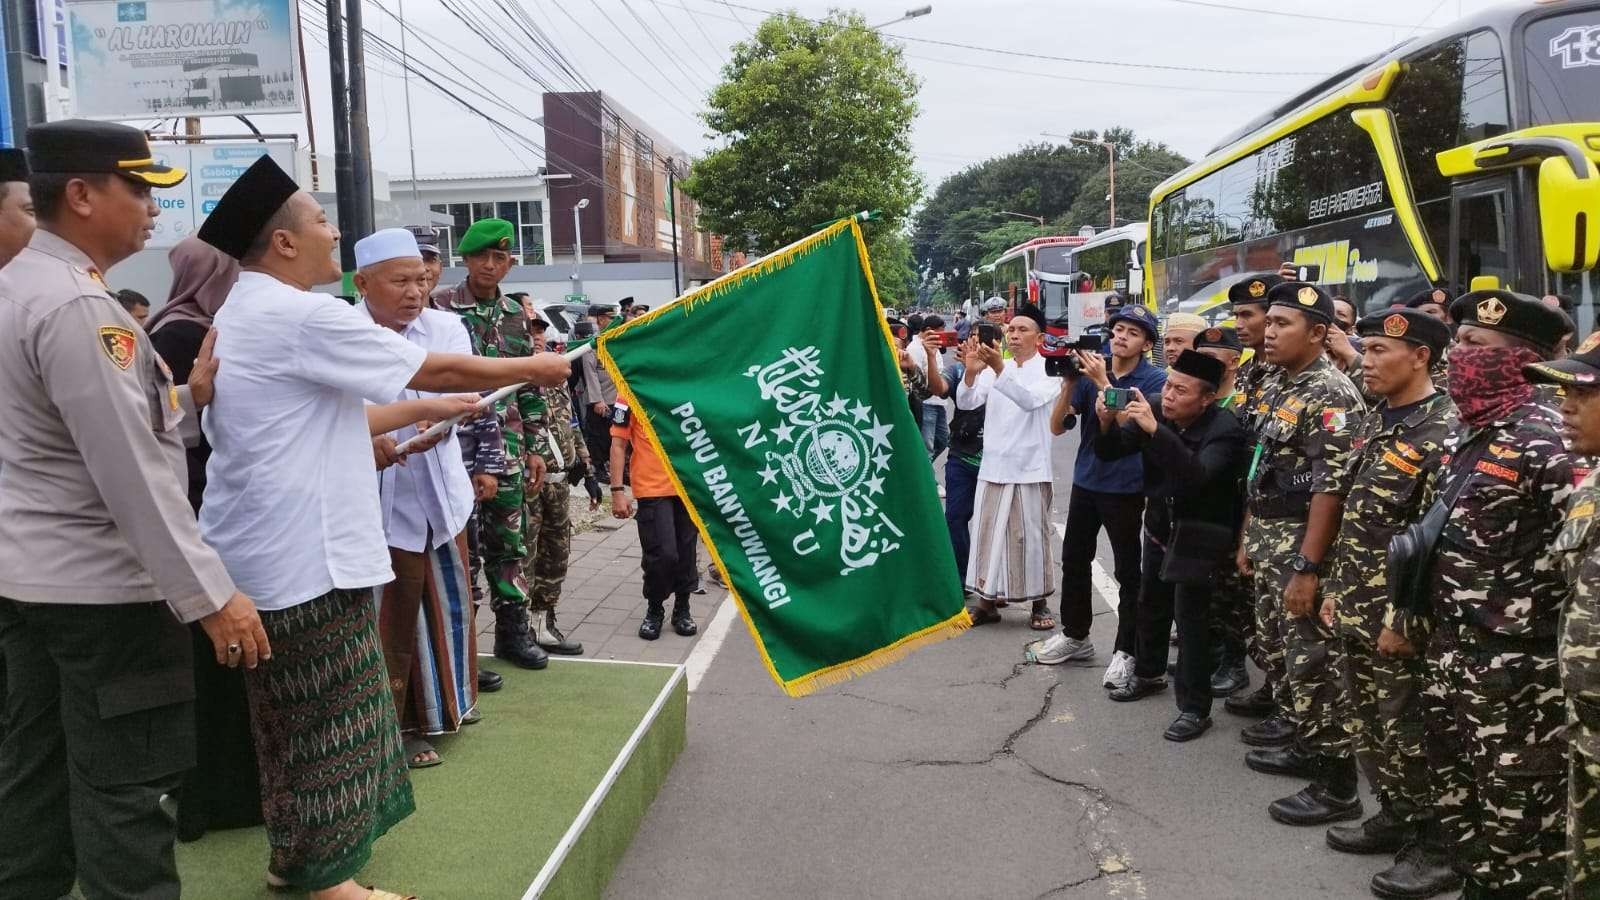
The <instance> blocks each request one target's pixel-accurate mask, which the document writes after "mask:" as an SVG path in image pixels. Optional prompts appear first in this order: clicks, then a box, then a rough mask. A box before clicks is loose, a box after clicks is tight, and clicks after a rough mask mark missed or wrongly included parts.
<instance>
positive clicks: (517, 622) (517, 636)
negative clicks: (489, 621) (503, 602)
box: [494, 606, 550, 669]
mask: <svg viewBox="0 0 1600 900" xmlns="http://www.w3.org/2000/svg"><path fill="white" fill-rule="evenodd" d="M494 620H495V624H494V655H495V656H496V657H498V658H499V659H503V660H505V661H506V662H509V663H512V664H513V665H517V666H520V667H522V668H524V669H542V668H544V667H545V666H548V665H549V664H550V656H549V655H548V654H546V653H545V652H544V651H543V650H540V649H539V645H538V644H535V643H534V642H533V629H532V628H529V627H528V611H527V610H526V609H524V608H522V607H520V606H502V607H500V608H499V609H497V610H495V611H494Z"/></svg>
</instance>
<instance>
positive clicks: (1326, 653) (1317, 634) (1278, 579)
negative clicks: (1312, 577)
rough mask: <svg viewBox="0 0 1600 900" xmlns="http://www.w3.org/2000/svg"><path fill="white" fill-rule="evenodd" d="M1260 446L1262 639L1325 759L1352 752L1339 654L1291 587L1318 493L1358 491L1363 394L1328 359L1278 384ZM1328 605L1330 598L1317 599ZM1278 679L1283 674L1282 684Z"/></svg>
mask: <svg viewBox="0 0 1600 900" xmlns="http://www.w3.org/2000/svg"><path fill="white" fill-rule="evenodd" d="M1262 403H1263V404H1264V405H1265V407H1266V409H1267V414H1266V415H1264V416H1262V417H1261V418H1260V419H1259V420H1258V432H1257V433H1258V435H1259V440H1260V443H1259V445H1258V448H1259V449H1258V451H1257V455H1256V461H1255V465H1254V471H1253V472H1252V473H1251V478H1250V486H1249V493H1248V497H1249V501H1250V523H1249V526H1248V527H1247V529H1246V531H1245V553H1246V555H1248V556H1249V558H1250V564H1251V566H1252V567H1253V568H1254V569H1255V594H1256V623H1257V626H1258V640H1259V643H1260V646H1261V648H1262V651H1263V654H1264V656H1265V658H1266V660H1267V664H1268V667H1267V677H1268V682H1269V683H1271V684H1274V685H1276V687H1275V689H1274V699H1275V700H1276V701H1277V703H1278V708H1279V710H1280V711H1282V712H1283V714H1284V715H1285V717H1286V718H1288V719H1290V720H1291V721H1293V722H1294V723H1295V730H1296V734H1297V735H1298V737H1299V739H1300V741H1301V742H1302V743H1303V744H1304V745H1305V747H1306V749H1307V750H1309V751H1310V752H1312V753H1318V754H1322V755H1324V756H1335V757H1342V756H1348V755H1349V752H1350V744H1349V740H1348V738H1347V737H1346V735H1345V733H1344V727H1343V724H1342V721H1341V718H1340V716H1339V715H1338V712H1337V708H1336V703H1337V700H1338V693H1339V678H1338V674H1339V668H1338V652H1337V651H1338V647H1337V642H1336V641H1335V639H1334V633H1333V630H1332V629H1331V628H1328V627H1327V626H1325V625H1324V624H1323V623H1322V619H1321V617H1320V616H1318V615H1317V608H1316V605H1315V604H1314V605H1313V608H1312V613H1311V615H1307V616H1299V617H1290V616H1289V614H1288V611H1287V610H1285V609H1284V606H1283V594H1284V590H1285V589H1286V588H1287V587H1288V586H1289V580H1290V578H1291V576H1293V574H1294V572H1293V570H1292V569H1291V568H1290V562H1291V560H1292V558H1293V557H1294V556H1295V554H1297V553H1299V552H1300V545H1301V542H1302V541H1303V540H1304V538H1305V533H1306V518H1307V515H1308V513H1309V511H1310V504H1311V495H1312V494H1314V493H1328V494H1339V493H1342V492H1343V491H1344V489H1345V487H1346V485H1347V484H1348V478H1347V477H1346V475H1345V472H1344V470H1345V467H1346V466H1348V465H1349V464H1350V440H1351V434H1352V431H1353V430H1354V428H1355V425H1356V422H1357V420H1358V419H1359V418H1360V415H1361V413H1362V412H1363V411H1364V410H1365V404H1363V403H1362V400H1361V395H1360V393H1359V392H1357V391H1356V389H1355V385H1353V384H1351V383H1350V379H1348V378H1346V377H1345V376H1344V374H1343V373H1341V372H1340V371H1339V370H1338V369H1337V368H1336V367H1335V366H1334V365H1333V363H1331V362H1330V361H1329V360H1328V358H1327V357H1326V356H1319V357H1318V358H1317V360H1316V362H1313V363H1312V364H1311V365H1310V366H1307V367H1306V369H1305V370H1304V371H1302V372H1301V373H1300V374H1298V375H1295V376H1293V377H1290V376H1289V375H1288V373H1287V372H1285V373H1283V374H1281V375H1280V376H1279V377H1277V378H1276V379H1274V380H1273V382H1272V383H1271V385H1270V387H1269V389H1268V390H1267V391H1266V393H1265V394H1264V395H1263V397H1262ZM1317 604H1320V598H1319V599H1318V601H1317ZM1275 676H1276V677H1275Z"/></svg>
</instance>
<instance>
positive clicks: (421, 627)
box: [372, 532, 478, 734]
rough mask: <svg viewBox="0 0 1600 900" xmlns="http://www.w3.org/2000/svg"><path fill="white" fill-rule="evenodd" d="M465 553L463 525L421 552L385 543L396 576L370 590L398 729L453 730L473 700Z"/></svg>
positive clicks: (474, 658)
mask: <svg viewBox="0 0 1600 900" xmlns="http://www.w3.org/2000/svg"><path fill="white" fill-rule="evenodd" d="M433 540H434V537H433V534H432V533H431V532H430V533H429V535H428V543H429V544H430V545H431V544H432V543H433ZM467 559H468V557H467V537H466V532H462V533H461V534H458V535H456V536H455V539H454V540H451V541H446V542H445V543H444V544H443V545H441V546H439V547H434V548H433V549H432V550H428V551H426V552H422V553H413V552H411V551H409V550H400V549H397V548H394V547H390V548H389V562H390V565H391V566H392V567H393V568H394V580H393V581H391V582H389V583H388V584H386V585H384V586H383V587H381V588H374V589H373V591H372V598H373V602H374V603H375V604H376V608H377V610H378V636H379V638H380V639H381V641H382V644H383V661H384V664H385V665H386V666H387V667H388V669H389V689H390V692H391V693H392V694H393V695H394V706H395V709H396V710H397V711H398V713H399V715H400V730H401V731H403V732H406V733H411V732H421V733H423V734H453V733H454V732H456V731H458V730H459V729H460V728H461V717H462V716H464V715H466V714H467V712H468V711H469V710H471V709H472V707H473V706H474V705H476V704H477V702H478V638H477V633H476V629H474V628H473V623H472V594H471V591H470V589H469V588H468V586H467V584H468V582H467V579H468V577H469V575H468V569H467Z"/></svg>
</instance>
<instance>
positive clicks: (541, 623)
mask: <svg viewBox="0 0 1600 900" xmlns="http://www.w3.org/2000/svg"><path fill="white" fill-rule="evenodd" d="M532 612H533V641H534V643H536V644H538V645H539V646H540V647H542V648H543V649H545V650H547V651H549V652H550V653H559V654H560V655H562V656H582V655H583V645H582V644H580V643H578V642H577V641H575V640H573V639H572V638H569V637H567V636H566V635H564V634H562V633H561V629H559V628H557V627H556V611H555V610H553V609H536V610H533V611H532Z"/></svg>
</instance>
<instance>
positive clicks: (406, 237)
mask: <svg viewBox="0 0 1600 900" xmlns="http://www.w3.org/2000/svg"><path fill="white" fill-rule="evenodd" d="M421 258H422V251H420V250H418V249H417V237H416V235H414V234H412V233H411V232H409V231H407V230H405V229H404V228H385V229H383V230H381V231H374V232H373V233H371V234H369V235H367V236H366V237H364V238H362V239H361V240H359V241H356V268H358V269H365V268H366V267H367V266H373V265H377V264H378V263H381V262H387V261H388V260H391V259H421Z"/></svg>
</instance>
